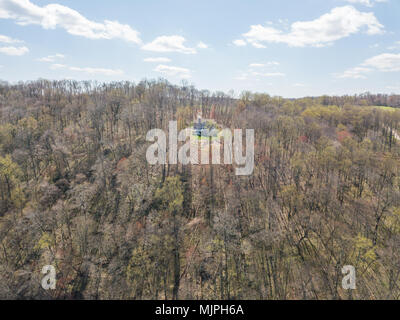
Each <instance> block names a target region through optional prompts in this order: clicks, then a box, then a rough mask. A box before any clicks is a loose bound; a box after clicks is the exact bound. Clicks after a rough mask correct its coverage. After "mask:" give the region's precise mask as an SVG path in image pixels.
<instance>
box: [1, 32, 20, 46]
mask: <svg viewBox="0 0 400 320" xmlns="http://www.w3.org/2000/svg"><path fill="white" fill-rule="evenodd" d="M0 42H2V43H7V44H11V43H21V42H23V41H21V40H18V39H13V38H10V37H8V36H4V35H1V34H0Z"/></svg>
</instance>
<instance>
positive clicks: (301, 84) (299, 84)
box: [293, 83, 307, 88]
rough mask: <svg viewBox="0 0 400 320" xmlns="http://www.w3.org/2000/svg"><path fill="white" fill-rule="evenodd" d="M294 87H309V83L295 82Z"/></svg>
mask: <svg viewBox="0 0 400 320" xmlns="http://www.w3.org/2000/svg"><path fill="white" fill-rule="evenodd" d="M293 87H297V88H304V87H307V85H306V84H304V83H295V84H293Z"/></svg>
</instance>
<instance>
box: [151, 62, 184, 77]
mask: <svg viewBox="0 0 400 320" xmlns="http://www.w3.org/2000/svg"><path fill="white" fill-rule="evenodd" d="M154 71H156V72H160V73H162V74H164V75H166V76H171V77H179V78H184V79H185V78H190V77H191V74H190V70H189V69H186V68H181V67H173V66H166V65H163V64H160V65H158V66H157V67H156V68H155V69H154Z"/></svg>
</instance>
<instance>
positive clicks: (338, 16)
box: [243, 6, 384, 48]
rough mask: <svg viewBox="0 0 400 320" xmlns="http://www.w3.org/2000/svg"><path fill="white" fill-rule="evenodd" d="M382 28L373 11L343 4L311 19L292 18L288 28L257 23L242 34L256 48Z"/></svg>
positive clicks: (319, 43)
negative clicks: (285, 29)
mask: <svg viewBox="0 0 400 320" xmlns="http://www.w3.org/2000/svg"><path fill="white" fill-rule="evenodd" d="M383 29H384V27H383V25H382V24H380V23H379V21H378V20H377V18H376V17H375V15H374V13H373V12H360V11H358V10H357V9H355V8H354V7H352V6H344V7H338V8H334V9H332V10H331V11H330V12H329V13H327V14H324V15H322V16H321V17H319V18H317V19H315V20H312V21H298V22H294V23H292V25H291V26H290V31H289V32H284V31H282V30H279V29H276V28H274V27H270V26H262V25H259V24H258V25H252V26H250V31H249V32H247V33H245V34H243V36H244V38H245V39H246V41H247V42H248V43H250V44H252V45H253V46H254V47H257V48H258V47H261V46H263V45H262V43H286V44H288V45H289V46H292V47H305V46H314V47H323V46H327V45H331V44H333V42H335V41H337V40H339V39H342V38H346V37H348V36H350V35H352V34H355V33H359V32H361V31H363V30H365V31H366V33H367V34H368V35H376V34H381V33H383Z"/></svg>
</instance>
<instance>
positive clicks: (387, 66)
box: [363, 53, 400, 72]
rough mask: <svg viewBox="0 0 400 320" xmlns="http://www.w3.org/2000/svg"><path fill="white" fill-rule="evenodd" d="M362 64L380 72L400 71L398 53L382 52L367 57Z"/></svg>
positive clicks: (399, 55) (399, 56)
mask: <svg viewBox="0 0 400 320" xmlns="http://www.w3.org/2000/svg"><path fill="white" fill-rule="evenodd" d="M363 65H364V66H367V67H372V68H375V69H376V70H378V71H382V72H398V71H400V54H393V53H383V54H380V55H378V56H375V57H372V58H370V59H367V60H366V61H365V62H364V63H363Z"/></svg>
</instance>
